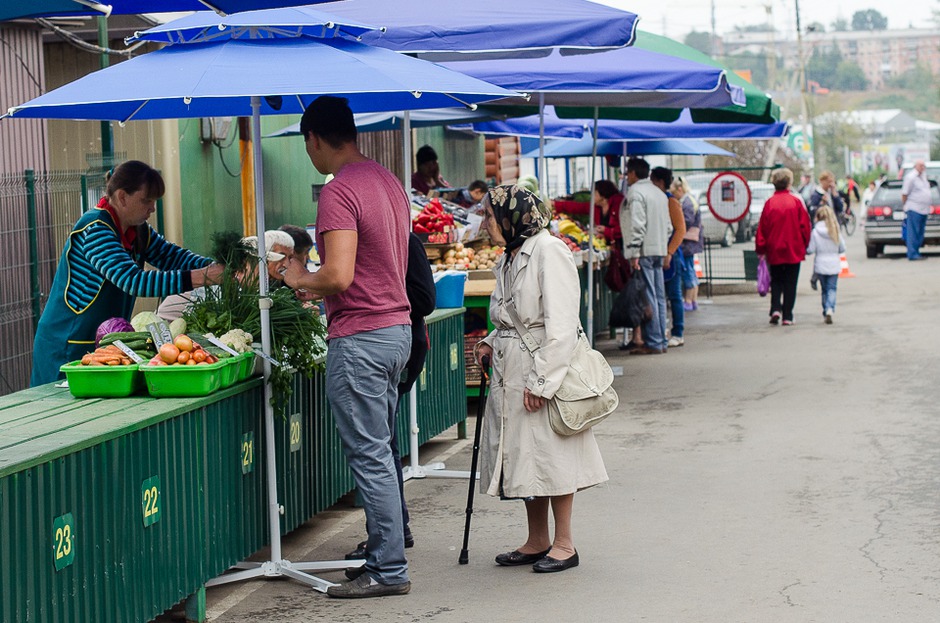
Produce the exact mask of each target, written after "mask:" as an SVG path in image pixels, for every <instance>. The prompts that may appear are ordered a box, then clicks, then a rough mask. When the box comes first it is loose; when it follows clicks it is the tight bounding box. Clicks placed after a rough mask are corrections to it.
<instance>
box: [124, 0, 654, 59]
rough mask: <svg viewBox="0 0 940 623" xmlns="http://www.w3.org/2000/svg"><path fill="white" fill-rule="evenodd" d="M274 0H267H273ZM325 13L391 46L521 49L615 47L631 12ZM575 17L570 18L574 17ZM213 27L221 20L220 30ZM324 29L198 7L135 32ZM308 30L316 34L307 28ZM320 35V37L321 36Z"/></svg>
mask: <svg viewBox="0 0 940 623" xmlns="http://www.w3.org/2000/svg"><path fill="white" fill-rule="evenodd" d="M272 1H273V0H272ZM323 12H324V13H329V14H331V15H333V16H335V17H336V18H337V21H345V22H347V23H359V24H374V25H376V26H380V27H381V28H382V30H381V31H374V32H364V33H361V41H362V42H363V43H367V44H369V45H374V46H378V47H384V48H388V49H390V50H394V51H396V52H406V53H412V54H413V53H419V52H472V53H474V54H478V53H480V52H484V51H504V52H505V51H509V50H511V51H519V50H532V49H546V48H551V47H556V46H562V47H568V48H590V49H596V48H616V47H622V46H626V45H630V44H631V43H633V39H634V36H635V29H636V23H637V16H636V15H635V14H633V13H629V12H626V11H621V10H619V9H614V8H612V7H607V6H603V5H600V4H596V3H594V2H588V1H586V0H514V1H513V2H504V1H503V0H477V1H476V2H472V3H468V2H465V1H463V0H438V1H437V2H435V3H434V9H433V11H429V10H428V4H427V2H425V0H399V1H397V2H395V3H394V4H390V3H389V2H387V0H344V1H342V2H331V3H329V4H328V5H324V6H323ZM573 16H576V17H573ZM219 26H225V27H226V28H225V30H220V29H219ZM305 28H313V29H318V30H322V28H321V25H320V24H319V23H316V22H313V23H310V22H309V21H308V20H307V19H306V16H305V15H304V12H303V10H297V9H289V8H288V9H271V10H260V11H244V12H242V13H238V14H236V15H231V16H229V17H227V18H220V17H219V16H218V15H216V14H215V13H213V12H211V11H203V12H201V13H197V14H195V15H191V16H188V17H184V18H181V19H178V20H174V21H172V22H168V23H167V24H163V25H161V26H157V27H154V28H151V29H149V30H147V31H145V32H143V33H138V34H137V35H135V37H134V38H142V39H148V40H154V41H171V42H176V43H178V42H182V41H190V40H199V39H200V38H203V37H211V38H214V37H220V36H222V37H224V36H227V34H226V31H228V32H229V33H231V32H232V31H233V30H234V31H235V32H243V33H246V34H245V35H238V36H275V37H284V36H287V37H290V36H296V35H295V33H296V32H297V31H298V29H300V30H303V29H305ZM308 34H316V33H310V32H309V31H308ZM321 36H322V35H321Z"/></svg>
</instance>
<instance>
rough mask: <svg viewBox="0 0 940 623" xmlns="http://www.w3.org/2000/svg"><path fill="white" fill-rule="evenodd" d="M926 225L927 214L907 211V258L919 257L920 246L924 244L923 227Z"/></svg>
mask: <svg viewBox="0 0 940 623" xmlns="http://www.w3.org/2000/svg"><path fill="white" fill-rule="evenodd" d="M926 227H927V215H926V214H918V213H917V212H907V259H909V260H913V259H914V258H918V257H920V248H921V247H922V246H924V229H925V228H926Z"/></svg>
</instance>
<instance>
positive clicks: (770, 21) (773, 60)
mask: <svg viewBox="0 0 940 623" xmlns="http://www.w3.org/2000/svg"><path fill="white" fill-rule="evenodd" d="M764 10H765V11H767V27H768V28H769V29H770V30H769V33H768V34H769V35H770V43H769V49H768V50H767V87H768V88H769V89H770V90H771V91H773V90H774V89H775V88H776V87H777V30H776V28H775V27H774V5H773V3H770V2H768V3H767V4H765V5H764Z"/></svg>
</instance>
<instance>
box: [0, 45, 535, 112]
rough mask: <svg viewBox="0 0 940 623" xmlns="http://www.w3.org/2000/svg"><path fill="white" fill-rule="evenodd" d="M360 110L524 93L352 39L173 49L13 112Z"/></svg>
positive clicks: (65, 88)
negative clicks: (322, 103) (318, 104)
mask: <svg viewBox="0 0 940 623" xmlns="http://www.w3.org/2000/svg"><path fill="white" fill-rule="evenodd" d="M324 94H330V95H337V96H341V97H347V98H349V101H350V106H351V107H352V108H353V110H354V111H356V112H374V111H383V110H390V109H391V110H410V109H414V108H443V107H452V106H454V105H455V104H458V103H460V104H474V103H476V102H482V101H487V100H492V99H496V98H501V97H507V96H513V95H518V94H516V93H513V92H511V91H507V90H505V89H502V88H500V87H495V86H493V85H490V84H487V83H485V82H481V81H480V80H476V79H474V78H471V77H468V76H465V75H463V74H459V73H456V72H453V71H449V70H447V69H445V68H443V67H439V66H437V65H434V64H433V63H428V62H426V61H422V60H419V59H414V58H409V57H408V56H405V55H402V54H396V53H394V52H391V51H389V50H384V49H381V48H375V47H372V46H367V45H363V44H361V43H356V42H354V41H347V40H345V39H312V38H307V37H300V38H293V39H275V40H262V41H257V40H246V41H242V40H229V41H224V42H217V43H194V44H190V45H178V46H169V47H166V48H163V49H162V50H157V51H155V52H150V53H148V54H144V55H142V56H138V57H136V58H132V59H130V60H127V61H124V62H122V63H118V64H117V65H113V66H111V67H108V68H106V69H102V70H100V71H97V72H94V73H92V74H89V75H87V76H84V77H83V78H80V79H78V80H76V81H74V82H71V83H69V84H66V85H65V86H62V87H59V88H58V89H55V90H53V91H50V92H49V93H46V94H45V95H41V96H39V97H37V98H35V99H33V100H31V101H29V102H26V103H25V104H22V105H20V106H14V107H13V108H11V109H10V112H9V113H8V114H9V115H11V116H14V117H38V118H55V119H99V120H116V121H128V120H131V119H178V118H190V117H219V116H238V117H250V116H252V110H251V97H252V96H260V97H261V98H262V102H261V110H260V114H262V115H266V114H290V113H294V114H300V113H302V112H303V110H304V108H305V107H306V105H307V104H309V103H310V102H311V101H313V100H314V99H315V98H316V97H318V96H319V95H324Z"/></svg>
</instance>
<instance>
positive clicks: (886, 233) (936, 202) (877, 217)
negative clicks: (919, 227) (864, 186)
mask: <svg viewBox="0 0 940 623" xmlns="http://www.w3.org/2000/svg"><path fill="white" fill-rule="evenodd" d="M902 185H903V182H902V181H901V180H888V181H886V182H884V183H883V184H882V185H881V186H879V187H878V190H876V191H875V194H874V196H873V197H872V198H871V202H870V203H869V204H868V211H867V213H866V218H865V247H866V249H867V255H868V257H878V255H879V254H880V253H884V250H885V245H888V244H893V245H900V246H904V239H903V238H901V223H903V222H904V219H905V218H906V217H907V215H906V214H905V213H904V208H903V207H902V206H901V186H902ZM930 196H931V202H930V203H931V206H932V207H931V208H930V214H929V215H928V216H927V227H926V228H925V231H924V244H925V245H928V244H930V245H937V244H940V187H938V186H937V182H936V181H934V180H930Z"/></svg>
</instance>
